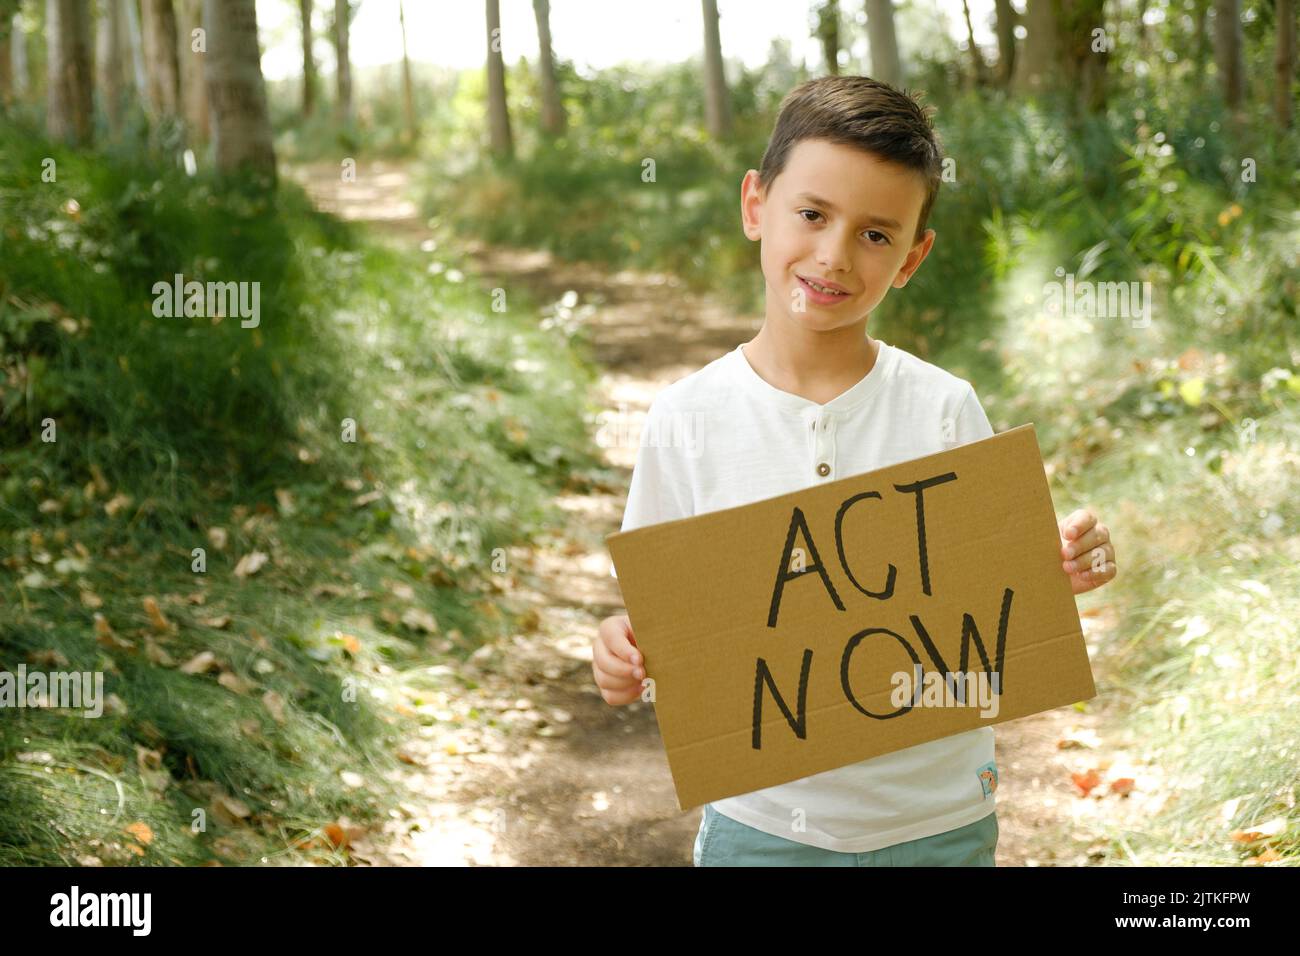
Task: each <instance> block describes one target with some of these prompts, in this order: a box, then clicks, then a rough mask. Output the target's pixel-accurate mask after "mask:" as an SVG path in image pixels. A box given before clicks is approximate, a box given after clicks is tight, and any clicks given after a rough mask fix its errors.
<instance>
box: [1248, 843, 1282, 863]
mask: <svg viewBox="0 0 1300 956" xmlns="http://www.w3.org/2000/svg"><path fill="white" fill-rule="evenodd" d="M1282 859H1283V856H1282V854H1281V853H1279V852H1277V850H1276V849H1274V848H1273V847H1268V848H1267V849H1266V850H1264V852H1263V853H1260V854H1259V855H1258V856H1252V857H1251V858H1250V859H1248V860H1245V861H1243V862H1242V866H1263V865H1264V864H1265V863H1278V862H1280V861H1281V860H1282Z"/></svg>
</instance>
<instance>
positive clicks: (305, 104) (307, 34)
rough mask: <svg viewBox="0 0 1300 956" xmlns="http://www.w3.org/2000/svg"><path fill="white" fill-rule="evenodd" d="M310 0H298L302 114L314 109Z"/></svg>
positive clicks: (313, 61) (313, 59) (314, 65)
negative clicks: (300, 36)
mask: <svg viewBox="0 0 1300 956" xmlns="http://www.w3.org/2000/svg"><path fill="white" fill-rule="evenodd" d="M311 12H312V10H311V0H298V17H299V19H300V20H301V21H302V115H303V116H304V117H306V116H311V114H312V113H313V112H315V110H316V57H314V56H313V55H312V52H311V43H312V32H311Z"/></svg>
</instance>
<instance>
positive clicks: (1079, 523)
mask: <svg viewBox="0 0 1300 956" xmlns="http://www.w3.org/2000/svg"><path fill="white" fill-rule="evenodd" d="M1096 523H1097V516H1096V515H1095V514H1093V513H1092V509H1091V508H1080V509H1079V510H1078V511H1073V512H1071V513H1070V515H1069V516H1068V517H1067V518H1066V519H1065V520H1064V521H1062V522H1061V537H1063V538H1065V539H1066V540H1067V541H1073V540H1074V539H1075V538H1077V537H1079V536H1080V535H1081V534H1083V533H1084V532H1085V531H1087V530H1088V529H1089V528H1091V527H1092V526H1093V525H1095V524H1096Z"/></svg>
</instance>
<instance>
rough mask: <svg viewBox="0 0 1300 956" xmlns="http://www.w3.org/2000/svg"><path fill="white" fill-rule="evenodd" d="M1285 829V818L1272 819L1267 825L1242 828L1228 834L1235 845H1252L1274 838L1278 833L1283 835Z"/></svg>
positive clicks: (1261, 824)
mask: <svg viewBox="0 0 1300 956" xmlns="http://www.w3.org/2000/svg"><path fill="white" fill-rule="evenodd" d="M1286 828H1287V821H1286V817H1274V818H1273V819H1272V820H1269V821H1268V822H1267V823H1260V824H1256V825H1255V826H1251V827H1243V828H1242V829H1240V830H1233V831H1232V833H1230V834H1229V836H1230V837H1232V839H1233V841H1234V842H1236V843H1254V842H1255V841H1256V840H1265V839H1268V838H1269V837H1275V836H1277V835H1278V834H1279V833H1284V832H1285V831H1286Z"/></svg>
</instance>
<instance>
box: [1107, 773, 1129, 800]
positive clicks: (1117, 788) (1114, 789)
mask: <svg viewBox="0 0 1300 956" xmlns="http://www.w3.org/2000/svg"><path fill="white" fill-rule="evenodd" d="M1132 790H1133V778H1132V777H1118V778H1116V779H1115V780H1112V781H1111V782H1110V792H1111V793H1113V794H1115V795H1116V796H1120V797H1122V796H1126V795H1127V794H1129V793H1130V792H1132Z"/></svg>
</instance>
